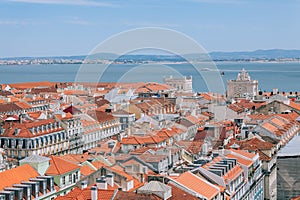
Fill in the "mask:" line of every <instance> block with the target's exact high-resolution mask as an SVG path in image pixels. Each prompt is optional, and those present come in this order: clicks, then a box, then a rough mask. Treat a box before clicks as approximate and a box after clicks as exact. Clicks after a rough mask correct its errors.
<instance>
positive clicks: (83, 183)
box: [80, 180, 87, 190]
mask: <svg viewBox="0 0 300 200" xmlns="http://www.w3.org/2000/svg"><path fill="white" fill-rule="evenodd" d="M80 188H81V189H82V190H83V189H85V188H87V181H86V180H84V181H82V182H81V183H80Z"/></svg>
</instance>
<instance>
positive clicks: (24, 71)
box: [0, 62, 300, 92]
mask: <svg viewBox="0 0 300 200" xmlns="http://www.w3.org/2000/svg"><path fill="white" fill-rule="evenodd" d="M135 66H136V65H133V64H115V65H112V66H111V67H110V68H109V69H108V70H107V71H106V72H105V73H104V75H103V76H102V78H101V81H105V82H115V81H119V80H120V79H121V80H123V81H132V82H135V81H151V82H162V80H163V76H168V75H170V74H173V75H176V74H178V72H179V73H180V74H182V75H185V76H190V75H192V76H193V82H194V83H193V87H194V89H195V91H207V88H206V86H205V83H204V81H203V78H202V77H201V75H200V74H199V73H198V72H197V71H195V70H194V69H193V68H192V67H190V66H189V65H188V64H169V65H168V67H166V66H156V67H149V66H143V67H137V68H134V67H135ZM79 67H80V64H55V65H2V66H0V82H1V83H16V82H34V81H46V80H47V81H54V82H72V81H74V80H75V79H76V74H77V71H78V69H79ZM101 67H102V68H103V65H90V70H88V71H87V72H86V74H87V75H88V76H89V75H90V76H95V74H96V76H97V75H98V74H97V69H99V68H101ZM217 67H218V69H219V70H220V72H224V76H222V78H223V81H224V82H226V81H227V80H229V79H235V78H236V74H237V72H238V71H240V70H241V68H245V69H246V70H247V71H248V72H249V73H250V74H251V78H252V79H256V80H258V81H259V89H261V90H267V91H270V90H271V89H272V88H278V89H279V91H286V92H289V91H299V86H298V82H299V77H300V63H296V62H295V63H250V62H230V63H229V62H224V63H217ZM153 69H155V70H153ZM127 71H131V72H132V73H131V75H130V73H127V75H125V76H123V75H124V74H125V73H126V72H127ZM176 71H177V72H176ZM205 73H210V72H209V71H201V74H205ZM132 74H133V75H132ZM98 76H99V75H98ZM283 83H284V84H283Z"/></svg>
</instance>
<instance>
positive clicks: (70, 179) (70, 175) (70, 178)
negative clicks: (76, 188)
mask: <svg viewBox="0 0 300 200" xmlns="http://www.w3.org/2000/svg"><path fill="white" fill-rule="evenodd" d="M69 182H70V183H72V174H69Z"/></svg>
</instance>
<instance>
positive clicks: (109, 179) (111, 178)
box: [106, 174, 114, 187]
mask: <svg viewBox="0 0 300 200" xmlns="http://www.w3.org/2000/svg"><path fill="white" fill-rule="evenodd" d="M106 180H107V183H108V184H109V185H110V186H111V187H114V176H113V175H112V174H107V175H106Z"/></svg>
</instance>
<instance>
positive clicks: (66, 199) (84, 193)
mask: <svg viewBox="0 0 300 200" xmlns="http://www.w3.org/2000/svg"><path fill="white" fill-rule="evenodd" d="M97 192H98V195H97V196H98V200H111V199H112V198H113V196H114V194H115V190H100V189H98V190H97ZM91 194H92V193H91V188H90V187H88V188H85V189H83V190H82V189H80V188H74V189H73V190H72V191H71V192H70V193H68V194H67V195H65V196H60V197H59V198H57V199H59V200H71V199H72V200H91V199H92V197H91Z"/></svg>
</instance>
